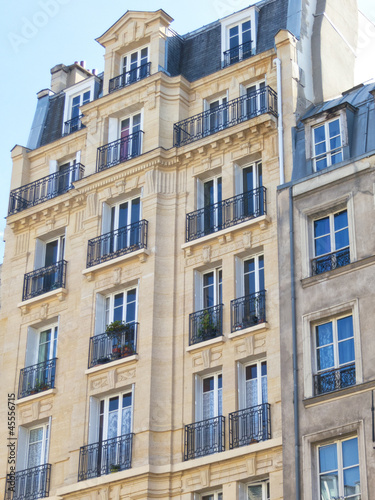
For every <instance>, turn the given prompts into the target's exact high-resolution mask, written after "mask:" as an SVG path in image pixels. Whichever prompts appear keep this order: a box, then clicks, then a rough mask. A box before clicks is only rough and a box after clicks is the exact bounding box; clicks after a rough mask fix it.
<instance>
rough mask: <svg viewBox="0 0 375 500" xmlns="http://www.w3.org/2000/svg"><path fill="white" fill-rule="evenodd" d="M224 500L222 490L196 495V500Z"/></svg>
mask: <svg viewBox="0 0 375 500" xmlns="http://www.w3.org/2000/svg"><path fill="white" fill-rule="evenodd" d="M211 497H212V500H223V492H222V491H221V490H215V491H209V492H207V493H201V494H195V495H194V500H206V499H210V500H211Z"/></svg>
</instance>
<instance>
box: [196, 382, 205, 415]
mask: <svg viewBox="0 0 375 500" xmlns="http://www.w3.org/2000/svg"><path fill="white" fill-rule="evenodd" d="M202 401H203V387H202V379H201V378H200V376H199V375H195V421H196V422H199V421H200V420H202V418H203V411H202Z"/></svg>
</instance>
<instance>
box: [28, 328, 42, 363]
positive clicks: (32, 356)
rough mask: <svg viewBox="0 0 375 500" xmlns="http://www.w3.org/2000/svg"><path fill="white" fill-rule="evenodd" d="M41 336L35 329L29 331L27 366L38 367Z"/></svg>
mask: <svg viewBox="0 0 375 500" xmlns="http://www.w3.org/2000/svg"><path fill="white" fill-rule="evenodd" d="M38 348H39V334H38V332H37V331H36V330H34V328H31V326H29V328H28V329H27V342H26V356H25V366H32V365H36V364H37V362H38Z"/></svg>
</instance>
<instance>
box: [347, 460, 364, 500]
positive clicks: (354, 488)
mask: <svg viewBox="0 0 375 500" xmlns="http://www.w3.org/2000/svg"><path fill="white" fill-rule="evenodd" d="M360 491H361V485H360V478H359V467H358V466H357V467H352V468H350V469H346V470H344V492H345V496H347V495H354V494H355V493H360Z"/></svg>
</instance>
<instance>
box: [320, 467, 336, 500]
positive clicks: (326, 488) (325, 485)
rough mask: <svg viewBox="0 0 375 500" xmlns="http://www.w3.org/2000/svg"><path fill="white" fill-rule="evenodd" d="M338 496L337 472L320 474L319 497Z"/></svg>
mask: <svg viewBox="0 0 375 500" xmlns="http://www.w3.org/2000/svg"><path fill="white" fill-rule="evenodd" d="M335 498H337V499H338V498H339V489H338V477H337V473H331V474H325V475H324V476H320V499H321V500H334V499H335Z"/></svg>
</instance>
